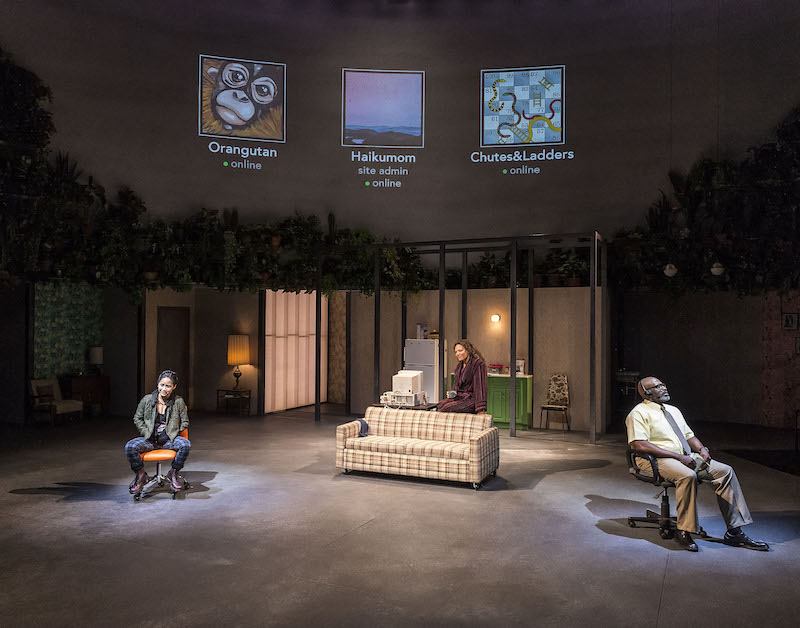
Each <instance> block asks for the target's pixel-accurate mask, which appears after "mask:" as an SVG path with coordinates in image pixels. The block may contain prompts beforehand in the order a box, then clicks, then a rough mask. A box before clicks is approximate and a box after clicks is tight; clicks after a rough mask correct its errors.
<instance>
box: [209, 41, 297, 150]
mask: <svg viewBox="0 0 800 628" xmlns="http://www.w3.org/2000/svg"><path fill="white" fill-rule="evenodd" d="M285 72H286V66H285V65H283V64H281V63H269V62H265V61H246V60H243V59H225V58H221V57H208V56H201V57H200V80H201V89H200V135H212V136H222V137H241V138H248V139H258V140H266V141H278V142H282V141H284V128H285V127H284V119H283V106H284V102H285V97H284V84H285V81H284V76H285Z"/></svg>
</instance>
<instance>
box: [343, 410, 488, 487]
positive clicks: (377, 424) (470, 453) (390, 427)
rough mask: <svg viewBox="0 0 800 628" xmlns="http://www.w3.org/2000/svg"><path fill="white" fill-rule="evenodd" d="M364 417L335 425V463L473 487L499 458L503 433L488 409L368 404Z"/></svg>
mask: <svg viewBox="0 0 800 628" xmlns="http://www.w3.org/2000/svg"><path fill="white" fill-rule="evenodd" d="M364 419H365V420H366V422H367V423H368V425H369V430H368V432H367V436H364V437H360V438H359V436H358V433H359V429H360V427H361V423H360V422H359V421H351V422H350V423H344V424H342V425H339V426H338V427H337V428H336V466H337V467H339V468H340V469H344V470H345V472H347V471H374V472H376V473H390V474H395V475H413V476H417V477H421V478H434V479H439V480H452V481H455V482H472V484H473V486H474V487H475V488H478V487H479V486H480V483H481V482H482V481H483V480H484V479H485V478H486V477H487V476H488V475H490V474H492V473H494V472H495V471H497V467H498V465H499V464H500V437H499V433H498V431H497V428H496V427H492V416H491V415H489V414H465V413H460V412H427V411H425V410H397V409H394V408H376V407H369V408H367V411H366V414H365V416H364Z"/></svg>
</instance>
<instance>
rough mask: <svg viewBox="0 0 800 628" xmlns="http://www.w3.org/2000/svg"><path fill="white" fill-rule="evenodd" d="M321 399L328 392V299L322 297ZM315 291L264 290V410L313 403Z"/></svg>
mask: <svg viewBox="0 0 800 628" xmlns="http://www.w3.org/2000/svg"><path fill="white" fill-rule="evenodd" d="M320 301H321V308H320V310H321V323H322V325H321V334H320V335H321V340H322V342H321V350H322V354H321V356H320V362H321V372H320V395H321V399H320V401H322V402H325V401H327V392H328V300H327V299H326V298H325V297H323V298H322V299H321V300H320ZM315 307H316V294H315V293H314V292H308V293H299V294H295V293H293V292H283V291H277V292H276V291H273V290H267V292H266V308H265V327H264V329H265V338H264V340H265V343H264V352H265V367H264V380H265V381H264V412H277V411H279V410H286V409H288V408H297V407H300V406H307V405H311V404H313V403H314V379H315V377H314V375H315V373H314V351H315V345H316V310H315ZM342 368H344V365H342Z"/></svg>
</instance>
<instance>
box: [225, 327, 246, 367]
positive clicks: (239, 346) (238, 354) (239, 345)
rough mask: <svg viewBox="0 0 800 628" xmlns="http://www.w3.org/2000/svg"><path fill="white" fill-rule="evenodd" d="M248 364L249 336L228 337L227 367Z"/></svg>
mask: <svg viewBox="0 0 800 628" xmlns="http://www.w3.org/2000/svg"><path fill="white" fill-rule="evenodd" d="M240 364H250V336H247V335H242V334H237V335H231V336H228V366H238V365H240Z"/></svg>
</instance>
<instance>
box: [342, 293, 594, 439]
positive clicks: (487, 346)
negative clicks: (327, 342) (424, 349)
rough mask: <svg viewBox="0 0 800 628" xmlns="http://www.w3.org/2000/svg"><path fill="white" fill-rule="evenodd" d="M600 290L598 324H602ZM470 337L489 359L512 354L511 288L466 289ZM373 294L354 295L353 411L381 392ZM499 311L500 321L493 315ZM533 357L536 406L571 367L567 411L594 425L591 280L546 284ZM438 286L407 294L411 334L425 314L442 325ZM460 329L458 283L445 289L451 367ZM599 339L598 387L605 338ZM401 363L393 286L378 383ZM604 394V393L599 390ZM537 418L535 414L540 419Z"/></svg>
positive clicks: (524, 319) (388, 380)
mask: <svg viewBox="0 0 800 628" xmlns="http://www.w3.org/2000/svg"><path fill="white" fill-rule="evenodd" d="M600 293H601V291H600V290H598V329H599V326H600V325H601V324H602V312H601V307H600V296H599V295H600ZM467 302H468V310H467V316H468V317H469V320H468V323H469V325H468V331H469V334H468V336H469V339H470V342H472V343H473V344H474V345H475V346H476V347H477V348H478V350H479V351H480V352H481V353H482V354H483V356H484V357H485V358H486V361H487V363H490V364H491V363H501V364H504V365H508V364H509V362H510V320H511V317H510V314H509V307H510V297H509V291H508V289H484V290H470V291H468V296H467ZM373 308H374V300H373V298H372V297H370V298H364V297H361V296H359V297H356V296H355V295H354V297H353V319H352V325H353V339H352V359H353V365H352V371H351V395H352V410H353V413H356V414H358V413H363V411H364V408H366V407H367V406H368V405H369V404H370V403H374V402H376V401H377V399H376V398H375V397H374V395H373V374H374V362H373V360H374V348H373V344H372V343H373V339H374V330H373V325H374V315H373V311H374V310H373ZM493 313H499V314H500V316H501V319H500V322H499V323H497V324H495V323H492V322H490V321H489V317H490V315H491V314H493ZM534 316H535V319H534V363H533V376H534V379H533V411H534V416H538V408H539V406H540V405H541V404H543V403H544V402H545V397H546V395H547V385H548V382H549V379H550V376H551V375H553V373H566V374H567V378H568V381H569V386H570V403H571V410H570V414H571V417H572V426H573V429H576V430H587V429H588V428H589V403H590V392H591V391H590V387H589V365H590V361H589V338H590V335H589V333H590V332H589V288H586V287H584V288H541V289H537V290H536V293H535V300H534ZM438 317H439V292H438V291H436V290H427V291H423V292H421V293H419V294H415V295H411V296H409V301H408V317H407V324H408V327H407V329H406V337H407V338H414V337H416V324H417V323H418V322H424V323H427V324H428V328H429V329H435V328H436V327H437V326H438ZM460 333H461V291H460V290H448V291H447V292H446V297H445V335H446V341H447V367H448V371H447V372H448V373H450V372H452V370H453V368H454V367H455V365H456V359H455V355H454V353H453V344H454V343H455V342H456V341H457V340H458V339H459V337H460ZM597 342H598V356H597V359H598V361H597V368H598V371H597V373H598V380H597V385H598V389H597V391H596V392H595V394H599V385H600V377H599V375H600V371H599V369H600V368H601V364H602V355H603V343H602V342H601V339H600V336H599V334H598V337H597ZM517 357H519V358H524V359H525V360H526V372H528V373H531V365H530V362H529V361H528V291H527V289H518V290H517ZM401 367H402V354H401V351H400V301H399V299H398V298H397V296H396V295H394V294H392V293H384V294H383V295H382V299H381V374H380V381H381V386H380V391H379V393H382V392H383V391H385V390H391V387H392V375H394V374H395V373H396V372H397V371H398V369H400V368H401ZM598 399H599V397H598ZM601 415H602V412H601V410H600V407H599V406H598V416H597V429H598V431H600V432H602V431H604V429H605V420H604V417H603V416H601ZM537 420H538V419H537Z"/></svg>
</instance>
